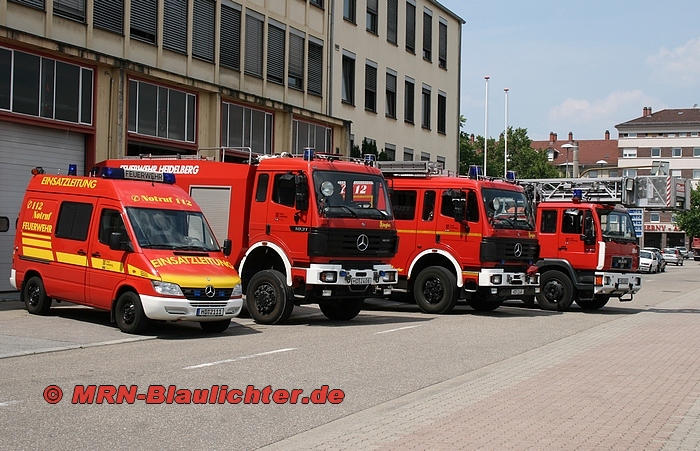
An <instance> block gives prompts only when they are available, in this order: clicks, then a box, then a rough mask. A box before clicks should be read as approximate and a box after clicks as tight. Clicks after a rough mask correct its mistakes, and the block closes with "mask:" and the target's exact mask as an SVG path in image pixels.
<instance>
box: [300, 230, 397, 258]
mask: <svg viewBox="0 0 700 451" xmlns="http://www.w3.org/2000/svg"><path fill="white" fill-rule="evenodd" d="M397 242H398V237H397V236H396V231H395V230H364V229H338V230H333V229H312V230H311V231H310V233H309V255H310V256H316V257H365V258H367V257H379V258H383V257H387V258H391V257H393V256H394V255H395V254H396V248H397Z"/></svg>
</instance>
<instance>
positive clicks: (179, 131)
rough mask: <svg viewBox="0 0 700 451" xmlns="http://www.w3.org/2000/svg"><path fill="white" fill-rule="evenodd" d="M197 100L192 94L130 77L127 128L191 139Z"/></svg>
mask: <svg viewBox="0 0 700 451" xmlns="http://www.w3.org/2000/svg"><path fill="white" fill-rule="evenodd" d="M196 103H197V97H196V96H195V95H194V94H190V93H186V92H184V91H179V90H176V89H170V88H166V87H163V86H157V85H154V84H151V83H146V82H143V81H138V80H129V118H128V121H129V132H132V133H138V134H140V135H147V136H155V137H158V138H164V139H172V140H176V141H182V142H191V143H193V142H194V141H195V116H196V114H195V111H196Z"/></svg>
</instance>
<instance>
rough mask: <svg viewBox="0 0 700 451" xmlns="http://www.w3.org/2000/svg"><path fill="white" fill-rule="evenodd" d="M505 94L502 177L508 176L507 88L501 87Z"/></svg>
mask: <svg viewBox="0 0 700 451" xmlns="http://www.w3.org/2000/svg"><path fill="white" fill-rule="evenodd" d="M503 92H504V93H505V95H506V115H505V116H506V131H505V133H504V135H503V137H504V138H505V145H506V147H505V151H504V152H503V178H504V179H506V178H508V88H503Z"/></svg>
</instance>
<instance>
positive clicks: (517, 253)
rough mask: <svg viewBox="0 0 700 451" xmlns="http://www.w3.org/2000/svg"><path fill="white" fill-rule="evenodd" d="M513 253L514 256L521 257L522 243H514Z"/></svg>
mask: <svg viewBox="0 0 700 451" xmlns="http://www.w3.org/2000/svg"><path fill="white" fill-rule="evenodd" d="M513 254H515V256H516V257H521V256H522V255H523V245H522V244H520V243H515V247H513Z"/></svg>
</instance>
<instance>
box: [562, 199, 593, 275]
mask: <svg viewBox="0 0 700 451" xmlns="http://www.w3.org/2000/svg"><path fill="white" fill-rule="evenodd" d="M560 221H561V222H560V227H561V229H560V230H561V233H560V234H559V246H558V247H557V255H558V256H559V258H565V259H567V260H569V262H570V263H571V264H572V265H573V267H574V268H595V267H596V265H597V258H596V255H595V240H593V241H589V243H588V244H587V243H586V242H585V240H584V238H583V237H582V234H583V232H584V222H587V223H588V224H589V227H588V228H589V230H590V229H591V228H592V227H593V224H594V223H593V217H592V216H591V212H590V211H589V210H587V209H582V208H565V209H563V211H562V215H561V219H560ZM593 230H594V228H593Z"/></svg>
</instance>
